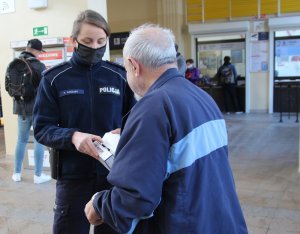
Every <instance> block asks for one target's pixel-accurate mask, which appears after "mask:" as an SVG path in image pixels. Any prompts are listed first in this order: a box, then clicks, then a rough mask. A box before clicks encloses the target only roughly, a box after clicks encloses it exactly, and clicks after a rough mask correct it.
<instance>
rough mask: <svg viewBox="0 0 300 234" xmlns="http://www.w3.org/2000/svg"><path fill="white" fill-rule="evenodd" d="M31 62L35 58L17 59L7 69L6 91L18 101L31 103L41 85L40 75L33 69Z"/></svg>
mask: <svg viewBox="0 0 300 234" xmlns="http://www.w3.org/2000/svg"><path fill="white" fill-rule="evenodd" d="M30 60H36V59H35V58H28V59H25V58H15V59H14V60H13V61H11V62H10V64H9V65H8V67H7V70H6V75H5V89H6V91H7V92H8V94H9V95H10V96H11V97H13V98H15V99H16V100H22V101H30V100H31V99H33V98H34V96H35V92H36V88H37V87H38V85H39V75H38V73H37V71H36V70H35V69H33V68H32V66H31V64H30Z"/></svg>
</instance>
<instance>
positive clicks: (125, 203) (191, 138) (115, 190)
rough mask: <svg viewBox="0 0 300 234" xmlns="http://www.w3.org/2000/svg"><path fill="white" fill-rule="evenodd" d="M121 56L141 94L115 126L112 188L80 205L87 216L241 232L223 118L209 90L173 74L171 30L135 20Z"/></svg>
mask: <svg viewBox="0 0 300 234" xmlns="http://www.w3.org/2000/svg"><path fill="white" fill-rule="evenodd" d="M123 57H124V62H125V68H126V70H127V79H128V82H129V85H130V88H131V89H132V90H133V91H134V92H135V94H136V95H138V96H139V97H140V101H139V102H138V103H137V104H136V105H135V106H134V107H133V109H132V110H131V113H130V114H129V116H128V118H127V121H126V123H125V126H124V128H123V130H122V135H121V139H120V142H119V145H118V148H117V151H116V155H115V161H114V164H113V166H112V169H111V171H110V174H109V175H108V181H109V182H110V183H111V184H112V185H113V187H112V188H111V189H109V190H105V191H100V192H98V193H96V194H95V195H94V196H93V198H92V199H91V200H90V201H89V202H88V203H87V205H86V207H85V213H86V216H87V218H88V220H89V222H90V223H91V224H94V225H101V224H102V223H107V224H108V225H110V226H111V227H112V228H114V229H115V230H116V231H118V232H120V233H143V234H144V233H147V234H148V233H149V234H153V233H159V234H174V233H175V234H176V233H180V234H181V233H193V234H197V233H224V234H225V233H226V234H228V233H230V234H233V233H238V234H241V233H247V227H246V223H245V220H244V217H243V213H242V210H241V207H240V204H239V200H238V197H237V193H236V190H235V185H234V180H233V175H232V171H231V169H230V165H229V162H228V146H227V133H226V125H225V121H224V119H223V117H222V114H221V113H220V111H219V109H218V107H217V105H216V104H215V102H214V101H213V100H212V99H211V98H210V97H209V95H207V94H206V93H205V92H204V91H202V90H201V89H199V88H198V87H196V86H195V85H193V84H192V83H190V82H189V81H187V80H185V79H182V77H181V76H180V74H179V72H178V70H177V65H176V51H175V48H174V36H173V34H172V33H171V31H170V30H168V29H164V28H161V27H159V26H157V25H149V24H148V25H142V26H140V27H139V28H137V29H135V30H133V31H132V33H131V35H130V36H129V38H128V40H127V41H126V44H125V47H124V50H123Z"/></svg>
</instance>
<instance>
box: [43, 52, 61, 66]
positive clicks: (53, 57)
mask: <svg viewBox="0 0 300 234" xmlns="http://www.w3.org/2000/svg"><path fill="white" fill-rule="evenodd" d="M39 60H40V61H41V62H42V63H44V64H45V66H46V67H47V68H50V67H53V66H54V65H56V64H59V63H62V62H63V61H64V49H63V48H56V49H53V50H47V51H46V52H44V53H41V54H40V55H39Z"/></svg>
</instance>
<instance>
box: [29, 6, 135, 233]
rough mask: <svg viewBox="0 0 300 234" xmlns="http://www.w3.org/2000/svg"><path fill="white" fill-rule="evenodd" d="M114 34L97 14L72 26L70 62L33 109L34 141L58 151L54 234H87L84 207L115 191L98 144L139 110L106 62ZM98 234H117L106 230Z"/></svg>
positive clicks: (120, 74) (52, 75)
mask: <svg viewBox="0 0 300 234" xmlns="http://www.w3.org/2000/svg"><path fill="white" fill-rule="evenodd" d="M109 35H110V28H109V25H108V24H107V22H106V20H105V19H104V18H103V17H102V16H101V15H100V14H99V13H97V12H95V11H92V10H85V11H83V12H81V13H80V14H79V15H78V17H77V18H76V20H75V21H74V24H73V30H72V35H71V37H72V39H73V41H74V44H75V51H74V53H73V55H72V58H71V59H70V61H67V62H64V63H62V64H59V65H57V66H55V67H53V68H51V69H49V70H48V71H47V72H45V73H44V78H43V80H42V82H41V84H40V87H39V90H38V95H37V100H36V103H35V106H34V135H35V137H36V138H37V140H38V141H39V142H41V143H43V144H45V145H47V146H49V147H52V148H55V149H56V150H58V151H59V158H58V164H57V167H58V168H59V169H58V178H57V183H56V198H55V206H54V224H53V233H55V234H56V233H60V234H74V233H80V234H88V233H90V224H89V222H88V220H87V218H86V217H85V214H84V207H85V204H86V203H87V202H88V201H89V199H90V198H91V196H92V195H93V194H94V193H95V192H96V191H101V190H104V189H108V188H110V186H111V185H110V184H109V183H108V182H107V180H106V176H107V174H108V170H107V169H106V168H105V167H104V166H103V165H102V164H101V163H100V162H99V155H98V152H97V149H96V147H95V146H94V144H93V141H101V140H102V139H101V137H103V135H104V134H105V133H106V132H110V131H112V130H115V129H118V128H120V127H121V121H122V118H123V117H124V116H125V115H126V114H127V113H128V112H129V111H130V109H131V107H132V106H133V105H134V104H135V99H134V95H133V93H132V91H131V90H130V88H129V86H128V84H127V80H126V71H125V69H124V67H122V66H120V65H118V64H115V63H111V62H108V61H103V60H102V57H103V55H104V52H105V50H106V44H107V41H108V36H109ZM94 233H106V234H110V233H116V232H115V231H114V230H112V229H111V228H110V227H109V226H107V225H102V226H99V227H95V228H94Z"/></svg>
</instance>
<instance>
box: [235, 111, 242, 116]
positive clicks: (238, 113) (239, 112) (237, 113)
mask: <svg viewBox="0 0 300 234" xmlns="http://www.w3.org/2000/svg"><path fill="white" fill-rule="evenodd" d="M235 114H236V115H240V114H243V112H242V111H237V112H235Z"/></svg>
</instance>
